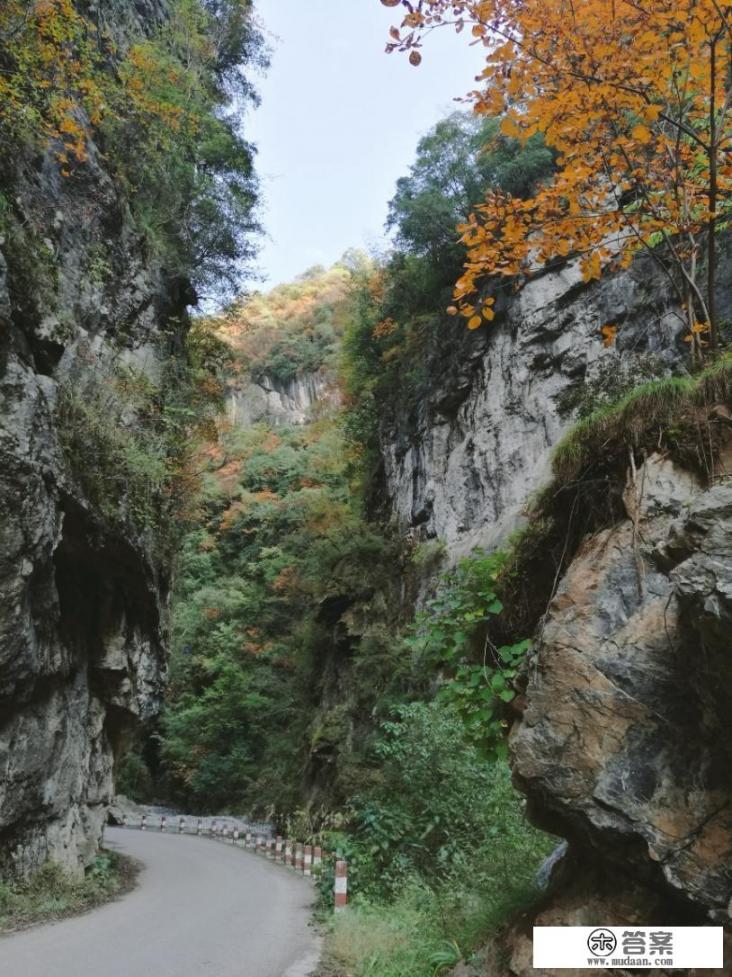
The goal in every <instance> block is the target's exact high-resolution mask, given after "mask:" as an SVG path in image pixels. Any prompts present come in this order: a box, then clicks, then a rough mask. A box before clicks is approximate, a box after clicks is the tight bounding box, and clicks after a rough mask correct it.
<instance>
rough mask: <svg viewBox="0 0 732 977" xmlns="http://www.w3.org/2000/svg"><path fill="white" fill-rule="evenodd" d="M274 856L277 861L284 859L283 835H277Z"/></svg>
mask: <svg viewBox="0 0 732 977" xmlns="http://www.w3.org/2000/svg"><path fill="white" fill-rule="evenodd" d="M274 857H275V861H276V862H281V861H282V835H277V837H276V838H275V853H274Z"/></svg>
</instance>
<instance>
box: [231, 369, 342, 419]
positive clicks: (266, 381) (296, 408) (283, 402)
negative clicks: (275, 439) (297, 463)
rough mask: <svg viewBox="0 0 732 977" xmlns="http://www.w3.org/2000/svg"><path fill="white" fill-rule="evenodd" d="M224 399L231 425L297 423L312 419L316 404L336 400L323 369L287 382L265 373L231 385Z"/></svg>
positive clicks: (332, 386)
mask: <svg viewBox="0 0 732 977" xmlns="http://www.w3.org/2000/svg"><path fill="white" fill-rule="evenodd" d="M227 399H228V414H229V420H230V421H231V423H232V425H235V426H238V427H249V426H250V425H252V424H263V423H266V424H270V425H275V426H277V425H288V424H293V425H299V424H306V423H307V422H308V421H310V420H312V419H313V412H314V410H315V409H316V408H317V407H318V405H324V404H336V403H337V402H338V391H337V389H336V386H335V383H334V381H333V378H332V377H330V376H329V375H328V374H327V373H326V372H325V371H319V372H317V373H304V374H302V375H301V376H297V377H294V378H293V379H292V380H288V381H287V382H282V381H280V380H278V379H277V378H275V377H272V376H269V375H267V374H265V375H264V376H262V377H260V378H259V379H258V380H256V381H255V380H247V382H246V383H244V384H243V385H241V386H233V385H232V387H231V388H230V390H229V391H228V398H227Z"/></svg>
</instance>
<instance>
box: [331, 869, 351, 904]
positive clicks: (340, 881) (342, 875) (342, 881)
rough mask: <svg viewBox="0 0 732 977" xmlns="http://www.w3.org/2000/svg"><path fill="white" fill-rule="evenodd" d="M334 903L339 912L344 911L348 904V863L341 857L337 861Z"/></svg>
mask: <svg viewBox="0 0 732 977" xmlns="http://www.w3.org/2000/svg"><path fill="white" fill-rule="evenodd" d="M333 905H334V907H335V911H336V912H337V913H339V912H342V911H343V910H344V909H345V908H346V906H347V905H348V865H347V863H346V862H344V861H342V860H340V859H339V860H338V861H337V862H336V863H335V883H334V886H333Z"/></svg>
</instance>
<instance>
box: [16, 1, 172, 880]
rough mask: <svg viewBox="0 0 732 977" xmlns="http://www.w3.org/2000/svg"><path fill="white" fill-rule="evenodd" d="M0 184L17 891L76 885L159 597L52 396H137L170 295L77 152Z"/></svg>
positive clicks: (146, 545)
mask: <svg viewBox="0 0 732 977" xmlns="http://www.w3.org/2000/svg"><path fill="white" fill-rule="evenodd" d="M108 8H109V9H108V11H107V13H108V14H109V16H110V18H111V19H110V25H111V26H112V27H114V28H115V29H116V31H117V33H119V32H120V31H124V30H126V29H128V28H129V27H130V26H131V24H132V21H134V22H135V23H134V25H133V26H137V27H139V25H140V24H143V23H149V24H150V25H153V24H154V23H155V19H156V18H157V17H159V16H160V13H161V11H163V10H164V4H162V3H159V2H156V0H150V2H146V0H138V2H137V3H136V4H135V5H134V13H131V11H130V7H129V5H128V4H118V3H114V4H111V5H108ZM110 11H111V12H110ZM115 12H116V13H117V14H119V17H118V18H117V20H115ZM130 18H132V20H130ZM0 180H1V182H2V185H1V186H0V189H2V190H3V193H4V195H5V197H6V199H8V200H12V207H11V215H10V220H9V227H8V229H7V230H6V231H5V232H4V234H5V236H3V237H0V513H1V514H0V869H2V871H3V872H15V873H19V874H28V873H29V872H30V871H32V870H33V869H34V868H35V867H37V866H38V865H39V864H40V863H41V862H42V861H43V860H44V859H45V858H46V857H48V856H50V857H51V858H53V859H54V860H56V861H59V862H61V863H63V864H65V865H66V866H68V867H69V868H72V869H75V870H80V869H81V867H82V866H83V865H84V864H86V863H88V861H89V860H90V859H91V858H92V856H93V855H94V853H95V852H96V848H97V844H98V841H99V838H100V835H101V831H102V826H103V823H104V821H105V818H106V805H107V803H108V802H109V801H110V799H111V797H112V794H113V783H112V779H113V778H112V773H113V763H114V755H115V750H116V749H117V747H118V745H119V744H120V741H121V740H122V738H123V737H124V736H125V735H126V734H127V732H128V731H129V730H130V729H131V728H132V727H134V725H135V724H136V723H139V722H140V721H144V720H145V719H147V718H149V717H150V716H152V715H153V714H154V713H155V711H156V710H157V708H158V706H159V703H160V699H161V694H162V687H163V679H164V669H165V653H164V645H165V640H164V639H165V629H166V601H167V582H166V580H165V566H164V564H163V568H162V570H161V564H160V561H159V559H157V558H154V557H153V555H152V550H153V548H154V546H155V543H156V541H155V539H154V538H151V536H150V534H147V535H145V534H143V533H142V532H137V531H136V530H135V529H134V526H133V524H132V523H131V522H129V521H128V523H127V524H125V523H124V521H119V520H118V521H116V522H115V521H110V520H109V518H107V516H106V515H105V514H104V513H103V512H101V511H100V509H99V506H98V505H97V504H96V503H95V502H94V501H93V500H91V499H90V498H89V497H88V495H87V493H86V492H85V491H84V490H83V489H82V487H81V485H80V482H79V479H78V472H75V471H74V470H73V466H71V465H70V463H69V459H68V458H67V457H66V455H65V454H64V451H63V450H62V442H63V431H62V429H61V427H62V422H61V421H60V419H59V418H60V413H59V399H60V393H61V391H62V389H64V388H66V389H69V388H75V389H77V390H78V389H81V388H84V387H85V384H86V382H87V379H88V378H89V377H92V379H93V376H94V374H99V373H101V375H102V376H105V375H109V374H110V371H111V370H112V369H113V368H118V367H119V366H120V364H130V365H134V367H135V369H136V370H137V371H138V372H140V373H143V374H147V375H148V376H149V377H150V378H151V379H152V380H154V379H155V378H156V376H157V375H158V374H159V373H160V371H161V364H162V363H163V361H164V360H165V359H166V358H169V357H170V356H171V355H174V352H175V348H176V346H177V344H178V343H179V339H180V331H181V329H182V328H183V327H182V326H180V325H178V326H175V325H172V324H173V323H175V322H180V321H184V320H185V302H184V299H183V297H182V293H183V292H184V291H185V289H184V288H183V287H182V285H181V283H180V282H176V281H175V280H171V278H170V276H169V275H167V274H166V272H165V269H164V268H163V267H162V266H161V265H160V263H159V262H156V261H153V260H151V259H150V257H149V256H148V255H147V253H146V247H145V243H144V237H143V235H141V234H140V231H139V229H138V228H136V227H135V225H134V222H133V219H132V217H131V214H130V211H129V209H128V207H127V204H126V202H125V200H124V198H123V197H122V196H121V195H120V193H119V191H118V189H117V188H116V186H115V184H114V182H113V180H112V179H111V177H110V176H109V174H108V173H107V172H106V170H105V168H104V164H103V161H102V157H101V155H100V153H99V151H98V150H97V148H96V147H95V146H94V145H93V144H92V145H91V146H90V153H89V161H88V163H87V164H86V165H85V166H84V167H83V169H82V170H81V171H80V172H79V173H77V174H76V175H74V177H73V178H71V179H69V178H64V177H63V176H62V175H61V172H60V167H59V164H58V162H57V161H56V159H55V158H54V157H53V156H52V155H47V156H43V157H41V158H34V157H33V155H32V154H29V155H28V156H27V157H23V156H22V154H20V155H19V156H18V157H17V158H15V159H13V160H10V159H8V158H5V159H4V161H3V164H2V172H0ZM176 331H177V334H176ZM76 385H80V386H76ZM129 423H131V424H134V418H132V419H130V421H129Z"/></svg>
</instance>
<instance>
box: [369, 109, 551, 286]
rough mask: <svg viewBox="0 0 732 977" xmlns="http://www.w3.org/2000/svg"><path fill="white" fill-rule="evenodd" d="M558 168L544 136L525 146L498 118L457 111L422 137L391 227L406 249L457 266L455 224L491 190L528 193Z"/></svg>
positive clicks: (401, 183) (392, 209)
mask: <svg viewBox="0 0 732 977" xmlns="http://www.w3.org/2000/svg"><path fill="white" fill-rule="evenodd" d="M552 168H553V159H552V153H551V152H550V150H548V149H547V148H546V147H545V146H544V143H543V140H542V139H541V137H539V136H535V137H534V138H533V139H531V140H529V141H528V142H527V144H526V146H524V147H522V146H521V144H520V143H519V141H518V140H517V139H510V138H508V137H507V136H504V135H503V134H502V133H501V132H500V126H499V121H498V120H497V119H479V118H477V117H475V116H473V115H471V114H470V113H468V112H453V113H452V114H451V115H449V116H448V117H447V118H446V119H442V120H441V121H440V122H438V123H437V125H436V126H435V127H434V128H433V129H431V130H430V132H428V133H427V135H425V136H424V137H423V138H422V139H421V140H420V141H419V144H418V146H417V156H416V159H415V161H414V163H413V164H412V166H411V168H410V171H409V174H408V175H407V176H403V177H401V178H400V179H399V180H398V181H397V187H396V193H395V195H394V197H393V199H392V200H391V202H390V203H389V215H388V219H387V227H388V228H390V229H395V230H396V243H397V246H398V247H399V248H400V249H401V250H403V251H406V252H408V253H410V254H414V255H416V256H418V257H429V258H430V259H431V262H432V264H433V265H434V266H435V267H441V266H443V265H445V264H448V263H449V264H450V266H451V267H452V265H454V264H455V258H456V256H458V255H459V254H460V250H459V247H458V235H457V233H456V231H455V228H456V226H457V225H458V224H461V223H463V222H464V221H466V220H467V219H468V215H469V214H470V212H471V209H472V208H473V207H474V206H475V205H476V204H477V203H479V202H480V200H481V199H482V197H483V195H484V194H485V191H486V188H488V187H495V188H499V187H500V188H501V189H502V190H504V191H506V192H508V193H511V194H513V195H515V196H518V197H526V196H528V195H529V194H530V193H531V192H532V191H533V189H534V188H535V186H536V185H537V184H538V183H539V182H540V181H541V180H542V179H544V178H545V177H546V176H548V175H549V174H550V173H551V171H552Z"/></svg>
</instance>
